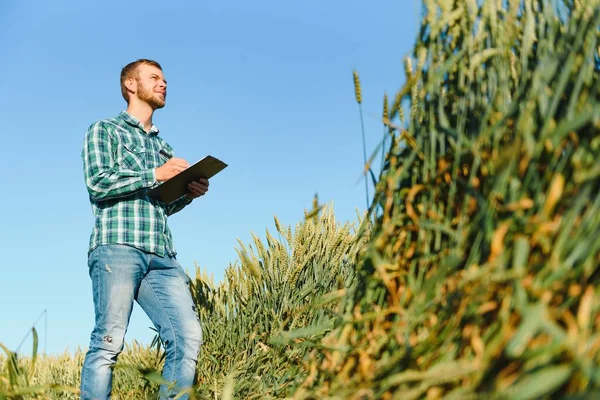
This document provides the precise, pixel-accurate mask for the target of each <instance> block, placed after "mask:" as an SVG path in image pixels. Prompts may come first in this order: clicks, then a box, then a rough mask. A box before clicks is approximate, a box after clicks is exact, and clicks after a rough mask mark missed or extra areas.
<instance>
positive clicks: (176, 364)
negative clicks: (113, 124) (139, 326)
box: [81, 245, 202, 400]
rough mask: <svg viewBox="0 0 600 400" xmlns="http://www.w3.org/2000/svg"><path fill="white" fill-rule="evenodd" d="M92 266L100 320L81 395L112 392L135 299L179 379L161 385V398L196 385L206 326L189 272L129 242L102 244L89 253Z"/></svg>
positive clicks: (169, 375) (169, 371) (169, 373)
mask: <svg viewBox="0 0 600 400" xmlns="http://www.w3.org/2000/svg"><path fill="white" fill-rule="evenodd" d="M88 266H89V272H90V277H91V279H92V285H93V295H94V309H95V314H96V322H95V326H94V330H93V331H92V335H91V339H90V347H89V350H88V352H87V353H86V356H85V360H84V362H83V368H82V371H81V399H82V400H88V399H89V400H91V399H94V400H96V399H98V400H104V399H109V398H110V397H111V392H112V370H113V366H114V364H115V363H116V362H117V357H118V356H119V354H120V353H121V351H122V350H123V346H124V338H125V332H126V331H127V325H128V324H129V317H130V316H131V311H132V309H133V301H134V300H135V301H137V302H138V304H139V305H140V306H141V307H142V309H143V310H144V311H145V312H146V314H147V315H148V317H149V318H150V320H151V321H152V322H153V324H154V325H155V327H156V329H157V330H158V332H159V334H160V337H161V340H162V341H163V342H164V348H165V352H166V358H165V365H164V369H163V374H162V376H163V378H164V379H165V380H167V381H168V382H174V381H175V382H176V387H175V389H173V390H172V391H171V392H170V393H167V386H166V385H163V386H161V388H160V395H161V398H171V397H172V396H175V395H176V394H177V392H178V390H181V389H183V388H186V387H187V388H189V387H190V386H192V384H193V383H194V377H195V372H196V363H197V361H198V352H199V350H200V345H201V344H202V329H201V326H200V322H199V319H198V314H197V312H196V308H195V306H194V302H193V301H192V297H191V294H190V290H189V277H188V276H187V275H186V274H185V272H184V271H183V269H182V268H181V266H180V265H179V263H178V262H177V260H176V259H175V258H170V257H159V256H156V255H153V254H148V253H145V252H143V251H140V250H137V249H135V248H133V247H129V246H123V245H104V246H99V247H97V248H96V249H94V250H93V251H92V252H91V253H90V256H89V259H88ZM187 398H188V397H187V395H186V396H183V397H181V399H187Z"/></svg>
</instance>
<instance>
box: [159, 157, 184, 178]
mask: <svg viewBox="0 0 600 400" xmlns="http://www.w3.org/2000/svg"><path fill="white" fill-rule="evenodd" d="M189 166H190V164H188V162H187V161H185V160H184V159H183V158H175V157H173V158H170V159H169V161H167V162H166V163H164V164H163V165H161V166H160V167H158V168H156V169H155V170H154V174H155V176H156V180H157V181H159V182H164V181H166V180H169V179H171V178H172V177H174V176H175V175H177V174H178V173H180V172H181V171H183V170H185V169H186V168H187V167H189Z"/></svg>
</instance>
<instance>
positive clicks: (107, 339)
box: [102, 335, 113, 343]
mask: <svg viewBox="0 0 600 400" xmlns="http://www.w3.org/2000/svg"><path fill="white" fill-rule="evenodd" d="M102 340H104V341H105V342H106V343H112V340H113V338H112V336H110V335H105V336H104V337H103V338H102Z"/></svg>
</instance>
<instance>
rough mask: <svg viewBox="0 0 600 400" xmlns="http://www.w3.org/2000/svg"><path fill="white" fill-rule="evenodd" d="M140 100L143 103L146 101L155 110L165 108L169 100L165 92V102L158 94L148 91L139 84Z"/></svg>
mask: <svg viewBox="0 0 600 400" xmlns="http://www.w3.org/2000/svg"><path fill="white" fill-rule="evenodd" d="M137 95H138V98H139V99H140V100H142V101H145V102H146V103H148V104H149V105H150V107H152V108H153V109H154V110H156V109H158V108H163V107H164V106H165V101H166V100H167V92H166V91H165V98H164V100H163V99H161V98H160V97H159V96H158V94H157V93H154V92H151V91H149V90H146V89H145V88H144V87H143V86H142V85H140V84H139V82H138V93H137Z"/></svg>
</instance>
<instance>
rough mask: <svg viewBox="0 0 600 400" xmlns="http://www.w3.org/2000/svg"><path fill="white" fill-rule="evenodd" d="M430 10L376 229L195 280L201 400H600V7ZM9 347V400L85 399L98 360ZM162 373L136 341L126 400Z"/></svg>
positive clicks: (389, 122) (576, 3) (381, 191)
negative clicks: (87, 376)
mask: <svg viewBox="0 0 600 400" xmlns="http://www.w3.org/2000/svg"><path fill="white" fill-rule="evenodd" d="M422 7H423V8H422V9H423V16H422V21H421V27H420V31H419V33H418V36H417V38H416V41H415V45H414V48H413V50H412V51H411V53H410V55H409V56H407V57H406V58H405V60H404V73H405V76H406V83H405V84H404V86H403V87H401V88H400V89H399V90H398V91H397V92H396V93H395V95H394V96H391V98H393V100H392V101H391V102H390V103H388V99H387V98H385V100H384V110H383V116H382V121H383V126H384V129H385V136H386V139H385V141H383V140H382V145H384V146H385V147H384V160H383V167H382V171H381V174H380V176H379V177H378V178H377V179H374V180H375V181H376V185H375V194H374V196H373V198H372V199H369V196H368V194H367V204H369V212H368V214H367V215H359V216H358V219H357V222H358V223H357V224H356V225H354V224H350V223H347V224H343V225H340V224H339V223H338V222H336V220H335V218H334V215H333V209H332V208H330V207H326V206H325V207H320V206H319V205H318V203H317V202H316V200H315V204H314V206H313V208H314V210H313V211H305V219H304V220H303V221H301V222H299V223H298V224H297V225H296V226H295V229H294V230H292V228H291V227H288V226H282V225H281V223H280V221H279V220H278V219H277V218H275V227H276V231H275V232H269V231H266V232H265V239H264V240H263V239H261V238H259V237H258V236H256V235H254V238H253V243H251V244H244V243H241V242H240V247H239V248H238V253H239V260H238V261H236V262H235V263H233V264H232V265H230V266H229V267H228V268H227V269H226V273H225V279H224V280H223V281H222V282H220V283H217V284H215V283H214V282H213V280H212V279H211V278H209V277H207V276H206V275H205V274H204V273H203V272H202V271H201V270H200V269H199V268H197V270H196V276H195V277H194V278H192V285H191V290H192V293H193V296H194V300H195V303H196V306H197V308H198V312H199V316H200V319H201V322H202V324H203V327H204V328H203V329H204V345H203V348H202V351H201V354H200V359H199V364H198V379H197V385H196V387H195V388H194V391H193V395H194V397H195V398H207V399H233V398H235V399H270V398H289V399H297V400H300V399H302V400H304V399H319V400H320V399H356V400H368V399H383V400H388V399H407V400H408V399H431V400H433V399H442V398H443V399H450V400H452V399H456V400H458V399H460V400H469V399H486V400H487V399H492V400H493V399H547V398H552V399H587V398H590V399H592V398H600V372H599V371H600V368H599V367H600V329H599V328H600V288H599V285H598V283H599V279H600V134H599V131H600V79H599V75H600V73H599V72H600V30H599V27H600V0H423V2H422ZM353 77H354V84H355V88H356V90H357V92H356V98H357V102H358V103H359V106H360V107H359V112H360V113H361V121H362V95H361V92H360V90H361V87H360V81H359V79H358V72H357V71H355V72H354V76H353ZM362 133H363V134H364V133H365V132H364V130H363V132H362ZM363 138H364V136H363ZM363 143H364V142H363ZM380 149H381V148H379V149H378V150H376V152H377V153H378V152H379V150H380ZM363 155H364V160H363V161H365V164H366V166H365V171H366V172H365V173H370V174H372V165H371V164H372V163H371V161H367V158H366V154H363ZM372 159H373V158H371V160H372ZM371 179H373V176H372V175H371ZM367 188H368V186H365V189H367ZM34 348H35V347H34ZM4 351H5V353H6V355H5V356H3V357H0V399H24V398H40V399H73V398H76V389H74V388H76V387H77V386H78V381H79V371H80V367H81V362H82V359H83V355H82V352H79V351H78V352H76V353H75V354H74V355H72V356H71V355H65V356H64V357H63V356H52V357H38V356H37V354H36V353H35V350H34V352H33V354H32V356H30V357H27V358H19V357H17V356H16V355H15V354H13V353H11V352H10V351H8V349H4ZM162 362H163V352H162V348H161V346H160V340H158V338H157V340H156V341H155V342H154V343H152V344H151V345H150V346H141V345H138V344H136V343H134V345H133V346H128V347H127V349H126V351H125V352H124V353H123V355H122V356H121V358H120V360H119V363H118V364H117V365H118V367H117V370H116V374H117V376H116V377H115V398H123V399H125V398H127V399H131V398H134V399H144V398H153V396H155V393H156V390H157V384H158V373H157V372H156V371H157V370H160V367H161V366H162ZM36 396H37V397H36Z"/></svg>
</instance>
